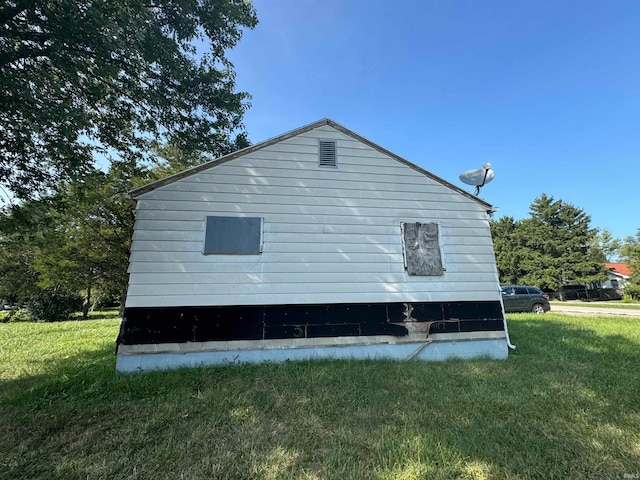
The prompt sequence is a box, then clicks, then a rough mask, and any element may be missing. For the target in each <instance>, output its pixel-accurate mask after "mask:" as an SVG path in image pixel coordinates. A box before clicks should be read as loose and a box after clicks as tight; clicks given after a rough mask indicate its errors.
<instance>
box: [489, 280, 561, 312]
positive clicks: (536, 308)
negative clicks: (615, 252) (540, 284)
mask: <svg viewBox="0 0 640 480" xmlns="http://www.w3.org/2000/svg"><path fill="white" fill-rule="evenodd" d="M501 289H502V303H503V304H504V311H505V312H507V313H511V312H533V313H545V312H548V311H549V310H551V306H550V305H549V295H547V294H546V293H543V292H542V290H540V289H539V288H537V287H530V286H528V285H507V286H504V287H501Z"/></svg>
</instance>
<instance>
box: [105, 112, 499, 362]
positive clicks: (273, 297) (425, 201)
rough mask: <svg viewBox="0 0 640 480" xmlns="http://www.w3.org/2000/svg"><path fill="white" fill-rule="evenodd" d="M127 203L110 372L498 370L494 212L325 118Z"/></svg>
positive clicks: (179, 177) (195, 170) (176, 177)
mask: <svg viewBox="0 0 640 480" xmlns="http://www.w3.org/2000/svg"><path fill="white" fill-rule="evenodd" d="M132 196H133V198H134V199H135V200H136V201H137V208H136V222H135V230H134V234H133V243H132V247H131V258H130V266H129V273H130V278H129V286H128V293H127V299H126V304H125V310H124V317H123V321H122V326H121V329H120V334H119V337H118V345H117V355H118V358H117V367H116V368H117V369H118V370H119V371H135V370H150V369H164V368H174V367H181V366H192V365H199V364H224V363H230V362H259V361H265V360H267V361H281V360H285V359H303V358H316V357H331V358H374V357H389V358H397V359H411V358H416V359H433V360H440V359H446V358H450V357H465V358H468V357H475V356H488V357H492V358H497V359H503V358H506V357H507V352H508V347H509V346H510V343H509V338H508V332H507V328H506V323H505V318H504V310H503V307H502V298H501V294H500V287H499V282H498V275H497V269H496V264H495V257H494V253H493V245H492V241H491V234H490V230H489V223H488V215H490V214H491V213H492V212H493V210H494V209H493V207H492V206H491V205H490V204H488V203H486V202H485V201H483V200H481V199H479V198H477V197H476V196H473V195H471V194H470V193H468V192H466V191H464V190H462V189H460V188H458V187H456V186H454V185H452V184H450V183H448V182H447V181H445V180H443V179H441V178H439V177H437V176H435V175H434V174H432V173H430V172H428V171H426V170H424V169H422V168H420V167H418V166H416V165H414V164H413V163H411V162H408V161H407V160H404V159H403V158H401V157H399V156H397V155H395V154H394V153H391V152H389V151H387V150H385V149H384V148H382V147H380V146H378V145H376V144H375V143H373V142H371V141H369V140H367V139H365V138H363V137H361V136H359V135H357V134H356V133H354V132H352V131H350V130H348V129H346V128H344V127H343V126H341V125H339V124H337V123H335V122H333V121H332V120H328V119H325V120H320V121H318V122H315V123H312V124H310V125H307V126H304V127H301V128H299V129H296V130H294V131H291V132H289V133H285V134H283V135H281V136H278V137H276V138H273V139H271V140H267V141H265V142H262V143H259V144H256V145H253V146H250V147H248V148H245V149H243V150H240V151H238V152H235V153H233V154H231V155H227V156H225V157H222V158H220V159H218V160H215V161H212V162H210V163H206V164H203V165H199V166H197V167H195V168H191V169H189V170H185V171H184V172H181V173H178V174H176V175H173V176H171V177H168V178H166V179H163V180H160V181H157V182H155V183H151V184H149V185H146V186H144V187H142V188H139V189H137V190H135V191H133V192H132Z"/></svg>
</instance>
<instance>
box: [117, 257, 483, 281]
mask: <svg viewBox="0 0 640 480" xmlns="http://www.w3.org/2000/svg"><path fill="white" fill-rule="evenodd" d="M309 271H310V267H309V265H308V264H307V263H301V262H288V263H286V262H275V263H274V262H268V263H259V264H256V263H247V262H246V259H245V262H242V261H236V262H233V263H228V262H202V261H200V262H135V263H132V264H131V265H130V267H129V272H130V273H256V272H258V273H291V274H293V273H309ZM404 271H405V270H404V266H403V265H402V263H400V262H396V263H384V262H382V263H371V262H369V263H356V262H321V263H316V264H314V265H313V272H318V273H333V274H336V275H337V274H341V273H367V274H378V273H385V272H390V273H404ZM449 273H481V274H494V273H495V268H494V265H493V264H492V263H477V262H474V263H455V262H451V261H449V262H448V263H447V272H446V274H447V275H448V274H449ZM336 278H337V277H336Z"/></svg>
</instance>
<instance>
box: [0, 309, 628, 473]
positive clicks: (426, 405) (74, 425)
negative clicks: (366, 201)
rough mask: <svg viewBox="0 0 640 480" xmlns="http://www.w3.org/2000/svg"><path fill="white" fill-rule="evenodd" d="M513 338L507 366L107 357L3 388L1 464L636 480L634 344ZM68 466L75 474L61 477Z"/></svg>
mask: <svg viewBox="0 0 640 480" xmlns="http://www.w3.org/2000/svg"><path fill="white" fill-rule="evenodd" d="M510 329H511V336H512V339H513V341H514V343H516V344H517V345H518V349H517V350H516V351H515V352H512V353H511V354H510V358H509V359H508V360H507V361H504V362H497V361H490V360H481V361H466V362H462V361H452V362H444V363H424V362H407V363H401V362H393V361H351V362H349V361H313V362H298V363H284V364H263V365H245V366H239V367H224V368H203V369H192V370H183V371H174V372H155V373H151V374H147V375H124V376H118V375H116V374H115V372H114V368H115V367H114V363H115V359H114V355H113V345H109V346H108V347H107V346H106V345H105V347H104V348H100V349H99V350H96V351H93V352H84V353H83V354H81V355H78V356H76V357H72V358H68V359H64V360H61V361H60V362H59V363H58V364H57V365H56V368H55V369H54V370H52V371H51V372H50V373H49V374H44V375H40V376H38V377H31V378H27V379H23V380H17V381H12V382H6V383H5V384H4V385H1V387H2V389H3V390H5V392H9V394H8V395H3V396H0V399H2V398H4V400H3V403H4V401H8V404H9V406H10V413H12V414H13V417H12V418H13V419H12V424H11V425H10V426H9V430H11V431H12V432H13V433H15V434H18V435H19V437H18V439H17V441H16V445H17V447H16V446H14V445H12V444H8V443H6V440H5V441H2V440H0V450H1V451H3V452H7V451H9V456H10V458H13V461H14V463H13V465H14V468H13V469H12V470H11V471H12V472H14V473H20V472H22V473H24V469H28V468H31V469H35V470H33V472H32V473H33V476H32V478H38V475H37V474H38V473H39V472H40V470H37V469H38V468H40V467H38V465H39V464H38V463H37V458H38V457H39V456H42V457H44V459H45V465H48V466H49V467H50V466H51V464H57V467H56V468H57V469H58V472H59V475H61V476H64V477H66V478H105V477H108V478H126V476H127V475H129V474H131V473H132V472H133V473H136V472H137V473H136V475H138V476H139V477H138V478H178V477H179V475H180V474H181V473H183V472H191V473H190V474H189V476H190V478H211V477H213V478H240V477H242V478H265V479H266V478H299V477H303V476H305V475H307V476H309V477H311V478H313V477H314V476H316V477H318V478H380V479H382V478H389V479H392V478H457V477H463V478H465V477H467V478H481V477H483V476H485V477H491V478H493V477H499V478H500V477H509V478H552V477H554V478H566V477H572V478H623V475H624V474H625V473H629V474H635V473H636V472H637V470H638V465H640V449H639V447H638V440H637V439H638V435H639V434H640V427H639V422H638V420H639V416H638V411H639V409H640V399H639V397H638V393H637V392H639V391H640V380H639V378H638V375H637V373H636V371H637V370H636V369H637V365H639V364H640V350H639V349H638V344H637V343H635V342H632V341H630V340H629V339H628V338H625V337H623V336H621V335H610V336H605V335H600V334H596V333H595V332H594V331H592V330H588V329H582V328H578V327H572V326H571V325H569V324H567V323H562V322H558V321H553V320H547V319H541V320H531V321H522V320H519V321H517V322H510ZM16 416H17V417H19V418H17V417H16ZM2 430H3V427H0V433H2ZM69 432H71V433H69ZM73 432H75V433H73ZM68 436H71V437H72V438H73V441H70V440H69V439H68V438H67V437H68ZM47 447H48V448H50V449H51V451H49V452H46V451H44V452H43V449H46V448H47ZM18 450H19V452H20V453H17V452H18ZM29 451H30V452H32V453H25V452H29ZM60 452H64V453H62V454H61V453H60ZM11 455H13V457H11ZM66 457H72V458H73V459H74V461H73V462H71V461H68V463H66V464H64V465H63V463H64V462H63V461H62V459H64V458H66ZM105 459H109V461H107V460H105ZM40 461H41V460H40ZM34 462H35V463H34ZM100 462H102V463H101V465H102V467H101V468H102V469H101V470H100V469H98V470H92V469H96V468H97V467H96V465H98V464H100ZM160 464H161V465H162V468H161V470H159V468H160V467H159V466H158V465H160ZM42 468H44V467H42ZM16 478H17V477H16ZM132 478H133V477H132Z"/></svg>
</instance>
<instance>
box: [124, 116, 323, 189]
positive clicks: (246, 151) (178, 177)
mask: <svg viewBox="0 0 640 480" xmlns="http://www.w3.org/2000/svg"><path fill="white" fill-rule="evenodd" d="M332 123H334V122H332V121H331V120H329V119H328V118H323V119H321V120H318V121H316V122H313V123H310V124H308V125H304V126H302V127H298V128H296V129H294V130H291V131H289V132H286V133H283V134H281V135H278V136H276V137H271V138H269V139H267V140H264V141H262V142H260V143H256V144H254V145H249V146H248V147H245V148H242V149H240V150H236V151H235V152H232V153H230V154H228V155H225V156H223V157H220V158H216V159H215V160H210V161H208V162H205V163H201V164H200V165H196V166H195V167H191V168H187V169H186V170H182V171H181V172H178V173H174V174H173V175H169V176H168V177H164V178H161V179H160V180H156V181H154V182H151V183H147V184H146V185H143V186H141V187H138V188H135V189H133V190H131V191H130V192H129V196H130V197H131V198H133V199H135V198H137V197H139V196H140V195H143V194H145V193H147V192H151V191H153V190H155V189H156V188H160V187H164V186H165V185H169V184H170V183H173V182H175V181H178V180H181V179H183V178H186V177H188V176H190V175H194V174H196V173H200V172H202V171H204V170H208V169H209V168H213V167H217V166H218V165H222V164H223V163H227V162H230V161H231V160H234V159H236V158H238V157H241V156H243V155H247V154H249V153H252V152H255V151H256V150H260V149H261V148H264V147H268V146H270V145H273V144H274V143H278V142H281V141H283V140H287V139H289V138H292V137H295V136H297V135H300V134H302V133H306V132H308V131H310V130H313V129H314V128H318V127H321V126H323V125H331V124H332Z"/></svg>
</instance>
